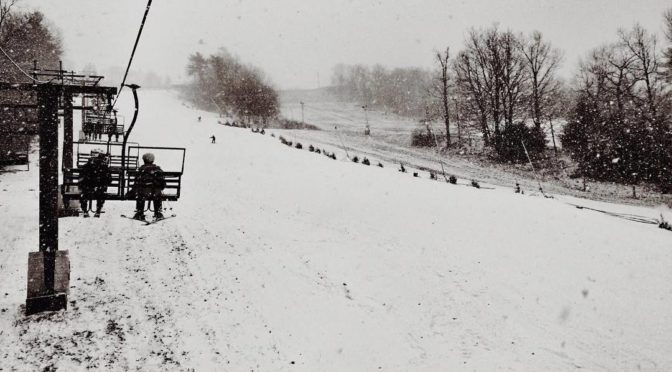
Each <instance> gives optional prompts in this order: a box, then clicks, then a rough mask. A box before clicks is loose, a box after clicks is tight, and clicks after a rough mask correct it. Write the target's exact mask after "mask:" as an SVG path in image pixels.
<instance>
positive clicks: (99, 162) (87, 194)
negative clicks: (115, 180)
mask: <svg viewBox="0 0 672 372" xmlns="http://www.w3.org/2000/svg"><path fill="white" fill-rule="evenodd" d="M79 177H80V179H79V187H80V191H81V197H80V203H81V205H82V211H83V212H84V213H83V216H84V217H89V208H90V207H93V199H96V213H95V214H94V215H93V216H94V217H100V212H101V210H102V209H103V204H105V192H106V191H107V186H108V185H109V184H110V182H111V181H112V176H111V174H110V167H108V165H107V154H105V153H104V152H103V151H102V150H93V151H91V157H90V158H89V160H88V161H87V163H86V164H84V166H83V167H82V171H81V173H80V175H79Z"/></svg>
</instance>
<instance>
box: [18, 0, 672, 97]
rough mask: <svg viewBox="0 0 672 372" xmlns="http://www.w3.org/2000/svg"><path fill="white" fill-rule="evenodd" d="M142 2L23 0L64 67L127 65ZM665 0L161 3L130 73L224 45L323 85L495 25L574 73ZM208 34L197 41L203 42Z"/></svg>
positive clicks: (287, 80) (418, 58)
mask: <svg viewBox="0 0 672 372" xmlns="http://www.w3.org/2000/svg"><path fill="white" fill-rule="evenodd" d="M146 3H147V1H146V0H57V1H56V0H21V4H22V5H21V6H22V7H23V8H32V9H39V10H41V11H42V12H43V13H45V14H46V15H47V17H48V18H49V19H50V20H51V21H52V22H53V23H54V24H56V26H57V27H58V28H59V29H60V31H61V34H62V37H63V39H64V44H65V50H66V56H65V62H66V63H67V64H66V66H65V67H66V68H67V69H73V68H74V69H80V68H82V67H83V66H84V65H86V64H87V63H93V64H94V65H95V66H97V67H98V69H99V70H104V69H108V68H110V67H112V66H120V67H125V66H126V62H127V61H128V57H129V55H130V52H131V48H132V46H133V42H134V40H135V36H136V33H137V30H138V27H139V24H140V20H141V19H142V15H143V12H144V9H145V5H146ZM667 7H672V2H670V1H669V0H489V1H488V0H462V1H461V0H422V1H421V0H417V1H411V0H378V1H367V0H355V1H353V0H154V2H153V4H152V9H151V11H150V14H149V19H148V21H147V24H146V25H145V30H144V33H143V37H142V40H141V42H140V46H139V48H138V52H137V54H136V59H135V62H134V65H133V69H134V70H144V71H150V70H153V71H155V72H156V73H158V74H160V75H170V76H171V78H172V79H173V80H174V81H175V80H178V81H179V80H182V79H184V76H185V73H184V70H185V65H186V61H187V57H188V55H189V54H190V53H193V52H195V51H201V52H202V53H210V52H213V51H215V50H216V49H217V48H219V47H226V48H227V49H228V50H229V51H230V52H232V53H233V54H235V55H238V56H239V57H240V58H241V59H242V60H243V61H244V62H247V63H252V64H254V65H256V66H258V67H260V68H261V69H262V70H264V71H265V72H266V73H267V74H268V76H269V77H270V78H271V80H272V81H273V82H274V83H275V85H276V86H277V87H278V88H283V89H288V88H313V87H317V85H318V77H319V82H320V83H321V85H326V84H328V82H329V78H330V76H331V68H332V67H333V65H334V64H336V63H348V64H354V63H362V64H375V63H380V64H383V65H385V66H388V67H406V66H419V67H431V66H432V65H433V62H434V61H433V59H432V58H433V55H432V54H433V51H435V50H437V49H443V48H445V46H447V45H449V46H451V49H452V50H453V51H457V50H458V49H460V48H461V45H462V41H463V39H464V35H465V33H466V30H468V28H469V27H471V26H475V27H479V26H490V25H492V24H493V23H494V22H498V23H499V24H500V25H501V26H502V28H511V29H513V30H514V31H520V32H525V33H527V32H530V31H532V30H535V29H536V30H539V31H541V32H542V33H543V34H544V36H545V37H546V38H547V39H549V40H550V41H551V42H552V43H553V44H554V46H556V47H558V48H560V49H562V50H564V52H565V61H564V66H563V70H562V73H563V75H564V76H565V77H571V76H572V74H573V72H574V70H575V69H576V66H577V63H578V60H579V58H580V57H582V56H584V55H585V54H586V53H587V52H588V51H589V50H590V49H592V48H593V47H596V46H599V45H600V44H602V43H605V42H609V41H613V40H615V38H616V30H617V28H618V27H622V26H625V27H630V26H632V25H633V24H634V23H635V22H640V23H641V24H642V25H643V26H644V27H645V28H647V29H648V30H650V31H653V32H657V33H662V13H663V12H664V10H665V9H666V8H667ZM201 40H202V44H199V41H201Z"/></svg>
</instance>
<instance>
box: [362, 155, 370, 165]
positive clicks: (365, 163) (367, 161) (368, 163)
mask: <svg viewBox="0 0 672 372" xmlns="http://www.w3.org/2000/svg"><path fill="white" fill-rule="evenodd" d="M362 164H364V165H371V162H370V161H369V159H367V158H366V157H365V158H364V159H363V160H362Z"/></svg>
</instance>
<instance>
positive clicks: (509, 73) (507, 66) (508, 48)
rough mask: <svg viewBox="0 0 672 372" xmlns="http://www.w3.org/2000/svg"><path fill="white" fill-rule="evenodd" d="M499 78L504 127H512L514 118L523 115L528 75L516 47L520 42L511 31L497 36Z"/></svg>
mask: <svg viewBox="0 0 672 372" xmlns="http://www.w3.org/2000/svg"><path fill="white" fill-rule="evenodd" d="M498 39H499V45H500V53H501V57H500V61H501V67H502V69H501V77H500V78H499V79H498V80H501V82H502V99H501V102H502V107H503V109H504V120H505V124H506V125H512V124H513V121H514V118H515V117H516V116H518V115H520V114H523V113H524V110H521V108H522V107H523V101H522V98H523V96H524V95H525V94H526V93H527V92H526V90H527V80H528V74H527V70H526V68H525V60H524V58H523V56H522V55H521V53H520V49H519V48H518V45H520V40H519V38H518V37H516V35H514V34H513V33H512V32H511V31H506V32H504V33H502V34H501V35H499V38H498Z"/></svg>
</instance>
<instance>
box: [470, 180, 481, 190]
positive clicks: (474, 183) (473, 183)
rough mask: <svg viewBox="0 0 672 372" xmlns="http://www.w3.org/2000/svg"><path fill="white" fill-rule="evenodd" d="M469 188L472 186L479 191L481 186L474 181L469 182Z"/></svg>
mask: <svg viewBox="0 0 672 372" xmlns="http://www.w3.org/2000/svg"><path fill="white" fill-rule="evenodd" d="M471 186H473V187H475V188H477V189H480V188H481V185H479V183H478V182H476V180H471Z"/></svg>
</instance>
